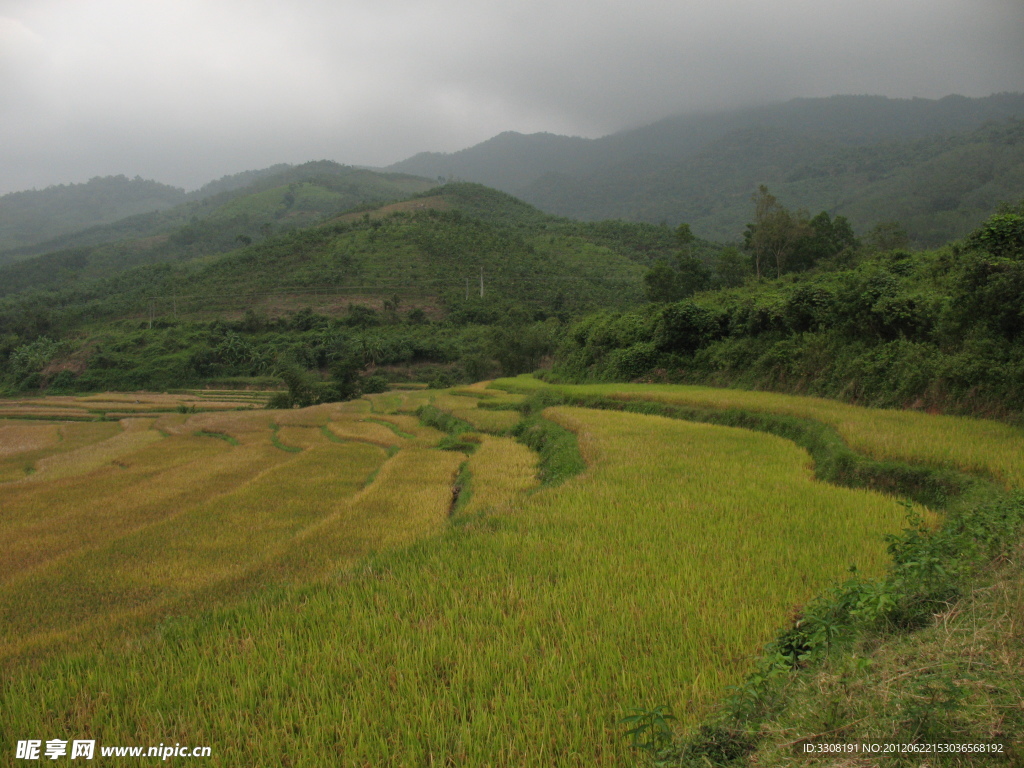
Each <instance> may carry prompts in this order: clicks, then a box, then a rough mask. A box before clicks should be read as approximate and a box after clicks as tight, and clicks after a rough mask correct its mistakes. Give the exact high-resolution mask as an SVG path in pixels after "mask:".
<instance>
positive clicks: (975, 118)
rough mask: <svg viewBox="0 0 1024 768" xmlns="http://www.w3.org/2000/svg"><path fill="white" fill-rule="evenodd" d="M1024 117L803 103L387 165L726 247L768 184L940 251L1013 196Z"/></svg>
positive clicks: (978, 104)
mask: <svg viewBox="0 0 1024 768" xmlns="http://www.w3.org/2000/svg"><path fill="white" fill-rule="evenodd" d="M1021 117H1024V95H1021V94H997V95H993V96H989V97H987V98H980V99H969V98H965V97H960V96H949V97H946V98H944V99H939V100H929V99H888V98H885V97H881V96H834V97H830V98H826V99H797V100H794V101H791V102H787V103H785V104H775V105H769V106H764V107H759V108H755V109H747V110H741V111H735V112H730V113H722V114H713V115H701V116H680V117H673V118H667V119H665V120H661V121H659V122H657V123H654V124H652V125H649V126H645V127H642V128H637V129H633V130H629V131H624V132H621V133H618V134H613V135H611V136H606V137H603V138H600V139H581V138H569V137H564V136H554V135H551V134H535V135H531V136H523V135H520V134H515V133H504V134H501V135H500V136H497V137H495V138H493V139H490V140H489V141H486V142H483V143H482V144H479V145H477V146H475V147H471V148H469V149H465V150H462V151H461V152H455V153H452V154H447V155H446V154H438V153H424V154H420V155H416V156H414V157H412V158H409V159H408V160H405V161H402V162H401V163H397V164H395V165H393V166H391V167H390V170H400V171H404V172H408V173H417V174H420V175H423V176H428V177H435V176H442V177H448V178H452V177H454V178H462V179H467V180H472V181H480V182H481V183H485V184H489V185H492V186H494V187H496V188H498V189H503V190H506V191H508V192H511V193H513V194H516V195H518V196H520V197H522V198H523V199H524V200H527V201H528V202H531V203H533V204H534V205H537V206H538V207H540V208H541V209H543V210H545V211H549V212H552V213H557V214H560V215H565V216H574V217H579V218H585V219H594V220H596V219H603V218H616V217H618V218H625V219H630V220H636V221H650V222H660V221H665V222H667V223H669V224H671V225H674V224H677V223H679V222H681V221H685V222H688V223H690V224H691V225H692V226H693V227H694V230H695V231H696V232H697V233H698V234H700V235H701V236H704V237H708V238H711V239H718V240H735V239H738V238H739V236H740V234H741V233H742V230H743V226H744V223H745V219H744V215H745V214H744V211H745V209H746V208H747V206H748V205H749V200H750V195H751V193H752V192H753V191H754V190H756V189H757V186H758V185H759V184H768V185H769V186H771V187H772V189H773V191H775V192H776V193H778V194H779V196H780V197H781V198H782V199H784V200H785V201H786V203H787V204H788V205H792V206H802V207H806V208H807V209H808V210H811V211H818V210H828V211H830V212H831V213H833V214H841V215H845V216H847V217H848V218H849V219H850V220H851V222H852V223H853V224H854V226H855V228H856V229H857V230H858V231H860V232H865V231H867V230H869V229H870V228H871V227H873V226H874V225H875V224H877V223H878V222H879V221H881V220H885V219H891V218H894V217H896V216H901V217H903V218H905V219H906V220H905V221H901V223H903V224H904V226H905V227H907V229H908V231H909V232H910V234H911V236H912V238H913V239H914V240H916V241H917V242H919V243H921V244H927V245H934V244H938V243H940V242H943V241H944V240H945V239H947V238H949V237H956V236H961V235H963V234H965V233H966V232H967V231H969V230H970V229H971V228H972V227H974V226H976V225H977V224H978V223H979V222H980V221H981V220H982V219H983V218H984V217H985V215H986V213H987V212H988V211H990V210H991V208H992V206H994V205H995V204H996V203H997V202H998V201H999V200H1001V199H1007V198H1013V197H1015V196H1016V195H1017V194H1018V193H1017V191H1016V190H1019V189H1021V183H1020V181H1021V178H1022V173H1024V172H1022V170H1021V154H1020V153H1021V151H1022V150H1021V144H1020V140H1019V137H1020V125H1019V122H1016V121H1015V120H1014V118H1021ZM992 123H994V125H992ZM986 124H989V125H986Z"/></svg>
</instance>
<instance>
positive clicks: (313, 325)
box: [0, 182, 717, 391]
mask: <svg viewBox="0 0 1024 768" xmlns="http://www.w3.org/2000/svg"><path fill="white" fill-rule="evenodd" d="M266 183H269V182H266ZM304 184H305V185H307V186H309V184H308V183H304ZM304 188H305V187H304V186H303V185H300V186H299V188H298V189H297V190H296V195H297V196H299V195H301V192H302V189H304ZM315 188H318V189H319V188H320V187H315ZM281 189H288V188H287V187H285V188H279V187H272V188H271V189H270V190H266V191H260V190H257V191H255V192H253V193H252V194H250V195H248V196H244V197H241V198H238V199H236V200H235V202H234V203H233V205H235V206H236V207H243V206H244V207H245V208H247V209H252V208H254V207H256V206H258V204H259V203H260V201H261V200H262V199H263V198H264V197H265V196H266V195H268V194H273V195H277V194H279V192H280V190H281ZM275 199H276V198H275ZM275 204H276V203H275ZM222 209H223V207H222ZM213 218H214V217H212V216H211V219H213ZM211 226H212V225H211ZM192 228H193V227H192V226H191V225H189V226H187V227H185V228H184V229H179V230H176V231H175V232H172V233H171V235H170V236H169V237H168V240H167V241H166V242H165V245H164V246H163V247H166V248H177V249H178V250H175V251H173V253H175V254H178V255H177V256H176V257H175V259H174V260H173V261H171V262H163V263H158V264H147V265H145V266H138V267H134V268H129V269H124V268H123V267H124V266H125V262H124V261H123V260H118V259H117V258H112V259H111V260H110V261H109V262H108V261H104V260H103V258H102V254H103V253H109V252H112V251H114V250H115V249H120V250H122V251H127V252H131V251H132V250H133V249H134V248H136V246H137V241H128V242H125V243H120V244H113V245H108V246H101V247H100V248H99V249H95V250H93V251H92V252H90V253H89V254H88V255H87V257H86V258H83V259H82V260H80V262H75V261H74V255H73V254H67V253H57V254H51V255H49V256H45V257H41V258H36V259H32V260H29V261H26V262H24V263H23V264H19V265H17V266H16V267H13V268H8V269H7V270H6V271H5V272H4V276H5V278H6V279H7V283H6V287H7V290H8V291H9V292H10V294H9V295H8V297H7V298H6V299H5V300H3V301H0V355H2V356H3V357H4V358H6V360H7V361H8V365H7V366H5V371H6V375H5V376H4V383H5V384H6V385H7V386H8V387H13V388H15V389H19V390H25V389H32V388H38V387H40V386H48V385H49V386H55V387H57V388H58V389H62V390H66V391H82V390H86V391H88V390H95V389H109V388H113V389H137V388H158V389H165V388H168V387H180V386H192V385H198V384H200V383H202V382H205V381H210V380H222V379H224V378H225V377H259V376H268V375H277V374H280V372H281V371H283V370H285V369H287V368H289V367H291V366H295V365H298V366H299V367H300V368H303V369H306V370H320V371H323V372H324V374H325V375H326V373H327V371H328V369H329V368H331V366H332V365H334V364H335V363H336V362H337V361H338V360H341V359H345V360H350V359H351V358H352V357H353V356H355V357H356V358H357V359H358V361H359V363H360V365H361V366H363V367H367V366H369V367H379V366H385V367H388V366H390V367H402V368H405V367H408V366H410V365H420V364H424V363H431V364H436V365H441V366H447V368H446V369H444V370H441V369H435V370H432V371H429V372H426V373H423V372H421V377H425V378H427V379H431V378H437V377H440V378H439V381H440V382H445V381H448V382H450V381H453V380H459V379H463V380H475V379H478V378H483V377H486V376H489V375H494V374H496V373H500V372H504V373H518V372H521V371H525V370H532V369H533V368H535V367H537V366H538V365H539V364H540V363H541V361H542V359H543V358H544V357H545V356H546V355H549V354H550V353H551V352H552V351H553V349H554V346H555V342H556V337H557V334H558V329H559V328H560V326H561V324H563V323H564V322H566V321H567V320H569V319H570V318H573V317H578V316H579V315H580V314H582V313H583V312H586V311H593V310H594V309H597V308H598V307H602V306H612V307H621V308H623V309H625V308H627V307H629V306H631V305H634V304H636V303H637V302H639V301H641V300H642V295H643V294H642V276H643V274H644V272H645V271H646V270H647V269H648V267H649V266H650V265H651V264H652V263H653V262H654V261H655V260H657V259H659V258H668V257H670V256H671V255H672V254H673V253H674V250H675V247H676V244H675V239H674V235H673V233H672V232H671V231H670V230H668V229H667V228H665V227H656V226H651V225H643V224H629V223H625V222H602V223H598V224H583V223H579V222H572V221H568V220H564V219H558V218H555V217H552V216H548V215H546V214H542V213H541V212H539V211H537V210H536V209H535V208H532V207H531V206H528V205H526V204H524V203H522V202H520V201H518V200H515V199H514V198H512V197H510V196H508V195H505V194H503V193H499V192H495V191H493V190H487V189H486V188H483V187H480V186H478V185H472V184H449V185H447V186H445V187H442V188H439V189H435V190H430V191H427V192H425V193H423V195H422V196H420V197H415V198H412V199H409V200H406V201H404V202H401V203H397V204H391V205H386V206H384V207H375V208H367V209H366V210H364V211H357V212H354V213H349V214H346V215H343V216H340V217H333V218H331V219H330V220H328V221H326V222H324V223H322V224H320V225H317V226H311V227H306V228H303V229H294V230H290V231H287V232H283V233H280V234H271V235H269V236H267V237H264V238H259V239H258V241H253V242H249V243H243V242H234V243H233V246H234V248H233V250H231V251H230V252H228V253H226V254H224V255H220V256H217V255H216V254H209V255H197V256H196V257H195V258H187V254H188V253H191V252H192V250H191V249H192V248H194V249H195V250H196V252H197V253H198V254H203V253H205V251H204V249H205V248H207V247H208V245H209V244H208V243H207V242H206V241H202V242H200V243H198V244H193V245H192V246H189V247H188V249H187V250H182V248H184V246H181V245H180V244H179V245H174V244H175V243H176V242H178V241H180V240H182V239H183V238H184V237H185V234H187V233H188V232H189V231H191V229H192ZM212 231H215V232H219V233H220V234H219V235H218V237H221V238H227V237H228V235H229V234H230V233H233V232H235V231H236V230H235V229H234V228H232V227H231V226H228V227H224V226H221V227H220V228H219V229H215V230H212ZM690 247H691V250H692V252H693V253H695V254H700V255H701V256H703V257H704V258H710V256H711V255H712V254H714V253H715V252H716V251H717V248H716V247H715V246H712V245H710V244H708V243H705V242H703V241H694V242H693V243H692V244H691V246H690ZM214 250H216V249H214ZM151 255H152V254H149V255H146V256H143V257H140V258H145V259H147V260H149V259H150V257H151ZM76 263H77V264H80V266H79V267H78V268H76V267H75V264H76ZM106 275H109V276H106ZM89 276H95V277H94V279H92V280H88V279H86V278H87V277H89ZM19 280H20V281H21V282H20V283H19ZM44 286H45V288H46V289H44ZM19 287H20V290H18V289H19ZM453 366H455V367H454V368H453ZM392 373H393V374H394V375H395V376H397V377H398V378H401V377H402V375H401V374H399V373H397V372H395V371H392Z"/></svg>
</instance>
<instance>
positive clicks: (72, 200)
mask: <svg viewBox="0 0 1024 768" xmlns="http://www.w3.org/2000/svg"><path fill="white" fill-rule="evenodd" d="M186 199H187V198H186V194H185V190H183V189H178V188H177V187H171V186H168V185H166V184H160V183H159V182H156V181H148V180H145V179H140V178H139V177H138V176H136V177H135V178H134V179H129V178H127V177H125V176H106V177H103V178H100V177H96V178H94V179H90V180H89V181H88V182H86V183H85V184H61V185H59V186H53V187H47V188H46V189H41V190H29V191H25V192H12V193H10V194H7V195H4V196H2V197H0V259H3V252H5V251H11V250H15V249H19V248H20V249H24V248H25V247H26V246H32V245H35V244H37V243H42V242H45V241H47V240H53V239H55V238H57V237H59V236H61V235H66V234H69V233H72V232H77V231H79V230H82V229H86V228H88V227H93V226H96V225H99V224H108V223H110V222H114V221H118V220H119V219H123V218H126V217H128V216H132V215H135V214H138V213H146V212H152V211H161V210H165V209H167V208H171V207H173V206H175V205H179V204H181V203H183V202H185V200H186Z"/></svg>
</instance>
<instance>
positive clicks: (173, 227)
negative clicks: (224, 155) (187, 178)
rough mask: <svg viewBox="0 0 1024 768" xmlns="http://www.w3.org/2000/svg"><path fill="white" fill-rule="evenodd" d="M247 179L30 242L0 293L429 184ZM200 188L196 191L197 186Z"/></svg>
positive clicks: (377, 179)
mask: <svg viewBox="0 0 1024 768" xmlns="http://www.w3.org/2000/svg"><path fill="white" fill-rule="evenodd" d="M253 175H256V178H255V180H251V179H248V178H245V177H246V176H247V175H245V174H243V175H242V177H243V178H244V179H245V180H246V181H248V183H246V184H245V185H244V186H242V187H236V188H231V184H232V181H233V179H231V178H229V179H223V180H221V181H220V182H214V183H213V184H211V185H208V186H207V187H205V188H204V189H207V190H208V191H213V192H214V194H212V195H209V196H207V197H204V198H201V199H196V200H193V201H188V202H185V203H183V204H181V205H177V206H175V207H174V208H171V209H169V210H165V211H159V212H154V213H149V214H142V215H139V216H133V217H129V218H126V219H122V220H121V221H118V222H115V223H113V224H107V225H102V226H97V227H93V228H91V229H88V230H86V231H83V232H79V233H76V234H73V235H69V236H67V237H64V238H62V239H61V240H59V241H52V242H50V243H48V244H45V245H43V246H38V247H47V246H52V245H60V246H61V247H60V248H59V249H57V248H54V249H52V251H51V252H48V253H46V255H43V256H39V257H37V258H31V253H32V252H31V251H23V252H22V254H21V255H22V259H21V260H20V261H19V262H17V263H13V264H10V263H9V264H7V265H5V266H0V295H8V294H11V293H17V292H18V291H22V290H26V289H29V288H46V287H56V286H60V285H70V284H72V283H73V282H74V281H76V280H88V279H94V278H99V277H106V276H110V275H113V274H116V273H117V272H119V271H122V270H124V269H128V268H131V267H134V266H139V265H143V264H153V263H161V262H168V261H181V260H187V259H191V258H196V257H199V256H207V257H208V256H210V255H211V254H215V253H223V252H225V251H229V250H232V249H233V248H237V247H239V246H240V245H242V244H246V243H251V242H253V241H260V240H264V239H266V238H267V237H270V236H272V235H273V234H274V233H275V232H281V231H289V230H294V229H298V228H302V227H305V226H309V225H311V224H314V223H316V222H319V221H323V220H324V219H326V218H329V217H331V216H334V215H336V214H338V213H340V212H342V211H346V210H350V209H352V208H353V207H358V206H361V205H376V204H380V203H381V202H384V201H388V200H398V199H401V198H404V197H408V196H409V195H410V194H415V193H417V192H421V191H423V190H425V189H428V188H429V187H430V186H431V183H430V182H429V181H427V180H425V179H420V178H417V177H413V176H407V175H404V174H381V173H375V172H373V171H367V170H363V169H358V168H352V167H349V166H342V165H338V164H337V163H330V162H313V163H305V164H303V165H300V166H295V167H291V166H286V167H284V168H283V169H279V170H277V171H275V172H274V173H270V174H261V173H259V172H254V174H253ZM200 191H202V190H200Z"/></svg>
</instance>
